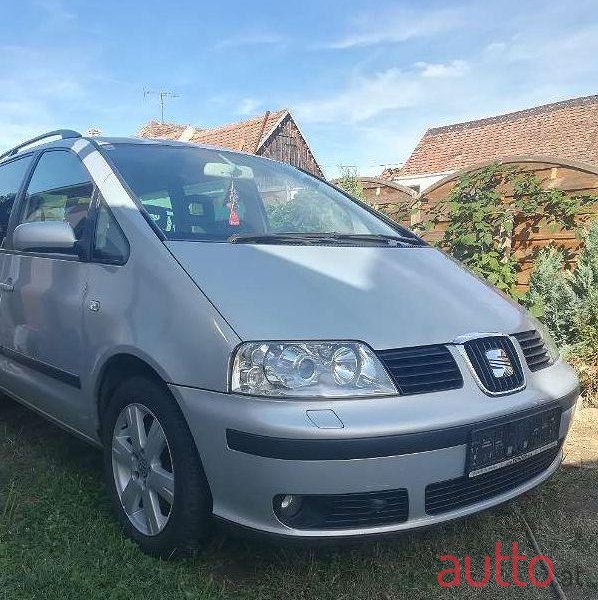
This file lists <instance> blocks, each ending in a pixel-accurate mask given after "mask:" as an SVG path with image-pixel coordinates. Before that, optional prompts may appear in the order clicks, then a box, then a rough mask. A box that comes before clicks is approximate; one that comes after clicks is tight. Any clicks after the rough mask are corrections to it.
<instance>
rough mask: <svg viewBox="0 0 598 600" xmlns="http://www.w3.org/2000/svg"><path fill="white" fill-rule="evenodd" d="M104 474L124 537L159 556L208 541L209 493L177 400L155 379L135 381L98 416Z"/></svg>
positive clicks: (120, 389) (122, 388) (116, 394)
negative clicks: (99, 417) (102, 446)
mask: <svg viewBox="0 0 598 600" xmlns="http://www.w3.org/2000/svg"><path fill="white" fill-rule="evenodd" d="M103 442H104V470H105V475H106V482H107V485H108V488H109V490H110V494H111V496H112V504H113V507H114V510H115V512H116V515H117V517H118V519H119V521H120V523H121V525H122V527H123V529H124V531H125V533H126V534H127V535H128V536H129V537H131V538H132V539H133V540H135V541H136V542H137V543H138V544H139V545H140V546H141V548H142V550H143V551H144V552H147V553H148V554H151V555H154V556H160V557H163V558H167V557H171V556H173V555H175V554H180V553H185V552H187V551H189V550H192V549H194V548H196V547H197V546H198V545H199V544H200V543H201V540H202V539H203V538H204V537H205V535H206V531H207V525H208V520H209V515H210V511H211V501H210V493H209V489H208V485H207V481H206V479H205V475H204V473H203V469H202V465H201V462H200V459H199V455H198V453H197V450H196V448H195V443H194V441H193V438H192V436H191V433H190V431H189V428H188V426H187V423H186V421H185V419H184V417H183V415H182V414H181V411H180V409H179V407H178V405H177V404H176V402H175V400H174V399H173V398H172V396H171V395H170V393H169V391H168V389H167V388H166V387H165V386H164V385H163V384H161V383H160V382H158V381H155V380H152V379H149V378H146V377H133V378H131V379H128V380H126V381H125V382H123V383H122V384H121V385H120V386H119V387H118V388H117V389H116V391H115V392H114V394H113V395H112V397H111V398H110V400H109V403H108V406H107V410H106V414H105V415H104V419H103Z"/></svg>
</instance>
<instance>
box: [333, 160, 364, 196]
mask: <svg viewBox="0 0 598 600" xmlns="http://www.w3.org/2000/svg"><path fill="white" fill-rule="evenodd" d="M339 169H340V172H341V176H340V177H339V179H338V180H337V182H336V185H338V187H340V188H342V189H343V190H345V192H347V194H349V195H351V196H353V198H358V199H359V200H365V194H364V192H363V186H362V185H361V181H360V180H359V176H358V174H357V169H354V168H352V167H339Z"/></svg>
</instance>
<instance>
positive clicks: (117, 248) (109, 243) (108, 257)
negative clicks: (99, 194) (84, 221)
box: [91, 202, 129, 265]
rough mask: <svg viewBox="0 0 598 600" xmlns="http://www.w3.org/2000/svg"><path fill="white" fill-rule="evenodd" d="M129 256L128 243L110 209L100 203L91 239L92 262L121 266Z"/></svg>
mask: <svg viewBox="0 0 598 600" xmlns="http://www.w3.org/2000/svg"><path fill="white" fill-rule="evenodd" d="M128 256H129V243H128V242H127V238H126V237H125V234H124V233H123V232H122V229H121V228H120V226H119V224H118V223H117V222H116V219H115V218H114V216H113V215H112V213H111V212H110V209H109V208H108V207H107V206H106V205H105V204H104V203H103V202H102V203H101V204H100V208H99V210H98V216H97V222H96V230H95V235H94V239H93V249H92V252H91V258H92V260H94V261H96V262H104V263H110V264H117V265H120V264H123V263H125V262H126V261H127V258H128Z"/></svg>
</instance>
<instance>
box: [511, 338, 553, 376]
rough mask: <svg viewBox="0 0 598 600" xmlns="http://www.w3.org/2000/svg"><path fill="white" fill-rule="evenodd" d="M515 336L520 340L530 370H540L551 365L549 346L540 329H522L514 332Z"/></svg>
mask: <svg viewBox="0 0 598 600" xmlns="http://www.w3.org/2000/svg"><path fill="white" fill-rule="evenodd" d="M513 337H514V338H515V339H516V340H517V341H518V342H519V345H520V346H521V350H522V351H523V355H524V356H525V362H527V366H528V367H529V370H530V371H538V370H540V369H543V368H544V367H548V366H549V365H550V356H549V355H548V348H546V344H544V340H543V339H542V336H541V335H540V332H539V331H536V330H535V329H532V330H531V331H521V332H519V333H514V334H513Z"/></svg>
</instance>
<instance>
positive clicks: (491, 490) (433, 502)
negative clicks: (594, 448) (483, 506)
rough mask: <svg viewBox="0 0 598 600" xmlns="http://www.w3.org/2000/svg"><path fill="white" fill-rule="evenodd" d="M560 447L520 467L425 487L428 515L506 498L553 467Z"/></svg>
mask: <svg viewBox="0 0 598 600" xmlns="http://www.w3.org/2000/svg"><path fill="white" fill-rule="evenodd" d="M559 450H560V446H558V447H556V448H550V449H549V450H545V451H544V452H541V453H540V454H537V455H536V456H532V457H531V458H528V459H526V460H522V461H521V462H519V463H515V464H513V465H509V466H507V467H501V468H500V469H497V470H496V471H491V472H490V473H484V474H483V475H478V476H477V477H467V476H464V477H459V478H458V479H449V480H448V481H440V482H438V483H432V484H431V485H428V486H427V487H426V512H427V513H428V514H430V515H437V514H441V513H446V512H450V511H452V510H456V509H458V508H461V507H463V506H469V505H470V504H476V503H477V502H482V501H483V500H488V499H489V498H493V497H495V496H499V495H500V494H504V493H505V492H508V491H509V490H512V489H514V488H516V487H519V486H520V485H523V484H524V483H526V482H527V481H529V480H530V479H533V478H534V477H536V476H538V475H540V474H541V473H543V472H544V471H546V469H548V467H550V465H551V464H552V463H553V461H554V459H555V458H556V457H557V454H558V453H559Z"/></svg>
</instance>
